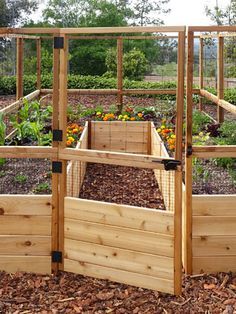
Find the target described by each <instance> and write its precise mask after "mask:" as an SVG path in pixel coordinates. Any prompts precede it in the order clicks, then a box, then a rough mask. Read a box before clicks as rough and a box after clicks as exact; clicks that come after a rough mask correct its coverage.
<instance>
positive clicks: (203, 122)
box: [192, 109, 212, 134]
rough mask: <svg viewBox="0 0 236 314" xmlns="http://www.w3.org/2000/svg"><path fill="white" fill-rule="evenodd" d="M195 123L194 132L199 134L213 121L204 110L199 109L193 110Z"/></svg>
mask: <svg viewBox="0 0 236 314" xmlns="http://www.w3.org/2000/svg"><path fill="white" fill-rule="evenodd" d="M192 121H193V124H192V131H193V134H198V133H199V132H201V131H204V130H205V128H206V126H207V124H209V123H211V122H212V120H211V118H210V117H208V116H206V115H205V114H204V113H203V112H201V111H199V110H196V109H195V110H193V119H192Z"/></svg>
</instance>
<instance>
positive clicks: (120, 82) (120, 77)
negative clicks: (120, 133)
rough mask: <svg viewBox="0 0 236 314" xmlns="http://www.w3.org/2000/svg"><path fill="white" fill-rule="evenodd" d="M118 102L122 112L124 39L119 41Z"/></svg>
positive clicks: (119, 109)
mask: <svg viewBox="0 0 236 314" xmlns="http://www.w3.org/2000/svg"><path fill="white" fill-rule="evenodd" d="M117 89H118V95H117V101H118V104H119V105H118V111H119V112H121V111H122V107H123V39H122V37H120V38H118V39H117Z"/></svg>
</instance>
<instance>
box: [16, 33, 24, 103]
mask: <svg viewBox="0 0 236 314" xmlns="http://www.w3.org/2000/svg"><path fill="white" fill-rule="evenodd" d="M16 43H17V44H16V47H17V48H16V50H17V52H16V100H19V99H20V98H21V97H23V69H24V41H23V38H17V39H16Z"/></svg>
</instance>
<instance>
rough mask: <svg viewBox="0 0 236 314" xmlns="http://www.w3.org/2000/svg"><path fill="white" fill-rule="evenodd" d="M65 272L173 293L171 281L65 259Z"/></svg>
mask: <svg viewBox="0 0 236 314" xmlns="http://www.w3.org/2000/svg"><path fill="white" fill-rule="evenodd" d="M65 270H66V271H69V272H74V273H78V274H82V275H84V276H92V277H95V278H101V279H107V280H112V281H117V282H121V283H125V284H129V285H133V286H138V287H144V288H147V289H153V290H158V291H163V292H167V293H174V287H173V280H167V279H161V278H156V277H151V276H146V275H143V274H139V273H135V272H128V271H124V270H118V269H115V268H109V267H104V266H99V265H94V264H89V263H80V262H78V261H74V260H70V259H67V258H66V259H65Z"/></svg>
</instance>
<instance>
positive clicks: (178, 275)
mask: <svg viewBox="0 0 236 314" xmlns="http://www.w3.org/2000/svg"><path fill="white" fill-rule="evenodd" d="M184 59H185V31H183V32H179V34H178V80H177V81H178V83H177V95H176V96H177V101H176V104H177V110H176V112H177V116H176V145H175V159H178V160H182V141H183V114H184V62H185V60H184ZM174 178H175V192H174V193H175V195H174V199H175V206H174V207H175V209H174V237H175V239H174V287H175V288H174V290H175V294H181V290H182V171H175V176H174Z"/></svg>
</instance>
